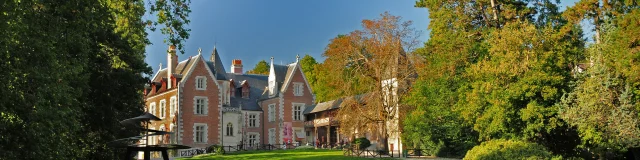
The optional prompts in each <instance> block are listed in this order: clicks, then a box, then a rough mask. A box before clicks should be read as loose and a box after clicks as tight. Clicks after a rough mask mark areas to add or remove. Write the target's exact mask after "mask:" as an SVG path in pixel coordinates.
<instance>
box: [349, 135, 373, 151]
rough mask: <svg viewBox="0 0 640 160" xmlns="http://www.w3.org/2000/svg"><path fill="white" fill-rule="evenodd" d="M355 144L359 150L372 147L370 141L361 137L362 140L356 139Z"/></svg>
mask: <svg viewBox="0 0 640 160" xmlns="http://www.w3.org/2000/svg"><path fill="white" fill-rule="evenodd" d="M353 144H355V146H356V147H358V149H359V150H363V149H366V148H367V147H369V146H371V141H369V140H368V139H367V138H365V137H360V138H356V140H355V141H353Z"/></svg>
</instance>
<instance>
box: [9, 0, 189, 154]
mask: <svg viewBox="0 0 640 160" xmlns="http://www.w3.org/2000/svg"><path fill="white" fill-rule="evenodd" d="M150 2H151V1H150ZM158 2H160V3H162V4H167V6H165V7H161V8H152V9H151V10H146V9H145V7H144V6H145V4H144V1H142V0H138V1H112V0H100V1H79V0H70V1H56V2H50V1H37V0H21V1H5V2H3V3H0V12H1V13H3V14H0V20H2V21H3V22H6V23H2V24H0V30H3V33H4V34H5V36H3V37H1V38H0V56H1V57H4V58H3V61H2V62H0V67H1V68H3V69H2V70H0V73H1V74H3V75H6V76H7V78H2V79H0V83H1V84H2V87H0V94H1V95H3V96H2V98H0V99H1V100H2V101H1V102H0V125H1V126H3V127H0V135H2V138H0V148H2V150H0V155H2V158H6V159H60V158H61V157H63V158H64V159H119V158H121V156H116V154H115V153H116V152H115V151H116V148H113V147H110V146H107V142H110V141H113V140H115V139H116V138H122V137H127V136H133V135H137V134H138V133H139V132H137V131H133V130H123V129H122V126H121V125H120V124H119V123H118V122H119V121H120V120H123V119H126V118H130V117H133V116H137V115H140V113H141V112H142V108H143V105H144V103H143V100H142V96H141V91H142V88H143V86H144V84H145V83H146V81H147V80H146V78H144V77H143V74H149V73H150V71H151V69H150V68H149V67H148V66H147V65H146V64H145V62H144V54H145V51H144V48H145V46H146V45H147V44H149V40H148V39H147V37H146V36H147V33H146V31H145V27H148V26H147V24H148V23H145V22H150V23H152V22H153V21H145V20H143V16H144V14H145V12H146V11H150V12H154V13H163V14H165V13H167V12H169V13H171V15H172V16H171V17H173V18H176V17H179V18H182V19H186V18H187V17H188V13H189V12H190V11H189V10H188V6H189V3H188V1H184V0H170V1H158ZM154 3H155V1H154ZM156 4H158V3H156ZM178 4H179V5H178ZM174 16H175V17H174ZM169 19H171V18H169ZM166 23H169V21H164V22H158V23H156V24H157V25H164V24H166ZM186 23H188V21H182V22H175V21H173V22H171V25H168V26H165V27H163V28H165V29H168V30H173V31H176V32H181V34H175V35H173V36H169V38H168V39H170V40H175V39H184V38H187V37H188V32H186V31H188V29H186V28H184V26H186ZM152 24H153V23H152ZM151 26H153V25H151ZM177 43H181V41H180V40H178V41H177ZM174 44H175V43H174ZM176 45H178V44H176ZM163 54H164V53H163Z"/></svg>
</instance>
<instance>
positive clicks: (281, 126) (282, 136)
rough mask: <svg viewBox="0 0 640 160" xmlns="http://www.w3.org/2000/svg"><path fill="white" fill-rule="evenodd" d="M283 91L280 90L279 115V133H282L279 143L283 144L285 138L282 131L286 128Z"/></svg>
mask: <svg viewBox="0 0 640 160" xmlns="http://www.w3.org/2000/svg"><path fill="white" fill-rule="evenodd" d="M282 93H283V92H280V93H279V95H280V109H279V111H280V116H278V119H279V120H280V122H278V128H279V129H278V134H280V137H279V138H278V143H279V144H282V143H283V138H284V133H283V132H282V131H283V130H284V95H283V94H282Z"/></svg>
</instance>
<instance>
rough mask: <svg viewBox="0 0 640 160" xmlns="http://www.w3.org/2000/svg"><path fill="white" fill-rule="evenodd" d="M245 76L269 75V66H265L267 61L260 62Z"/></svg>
mask: <svg viewBox="0 0 640 160" xmlns="http://www.w3.org/2000/svg"><path fill="white" fill-rule="evenodd" d="M247 74H262V75H269V64H267V61H264V60H261V61H259V62H258V64H256V66H255V67H253V69H252V70H249V71H247Z"/></svg>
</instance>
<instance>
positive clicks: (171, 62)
mask: <svg viewBox="0 0 640 160" xmlns="http://www.w3.org/2000/svg"><path fill="white" fill-rule="evenodd" d="M167 65H168V66H167V81H168V82H167V84H168V85H167V89H171V88H172V87H173V82H172V79H171V76H173V73H175V72H176V66H177V65H178V56H177V55H176V46H175V45H171V46H169V51H168V53H167Z"/></svg>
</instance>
